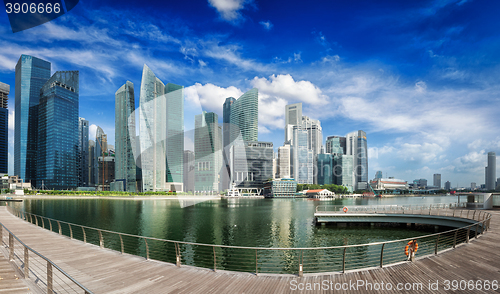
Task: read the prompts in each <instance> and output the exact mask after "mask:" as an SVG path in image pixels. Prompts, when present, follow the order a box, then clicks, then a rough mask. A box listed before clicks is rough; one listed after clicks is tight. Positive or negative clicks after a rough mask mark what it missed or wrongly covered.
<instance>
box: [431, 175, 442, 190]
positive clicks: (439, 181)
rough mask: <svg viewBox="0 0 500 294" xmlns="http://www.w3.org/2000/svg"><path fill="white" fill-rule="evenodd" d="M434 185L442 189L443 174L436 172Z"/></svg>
mask: <svg viewBox="0 0 500 294" xmlns="http://www.w3.org/2000/svg"><path fill="white" fill-rule="evenodd" d="M433 185H434V187H436V188H438V189H441V174H434V181H433Z"/></svg>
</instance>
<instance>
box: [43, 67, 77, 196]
mask: <svg viewBox="0 0 500 294" xmlns="http://www.w3.org/2000/svg"><path fill="white" fill-rule="evenodd" d="M78 99H79V74H78V71H58V72H56V73H54V75H53V76H52V77H51V78H50V79H49V80H48V81H47V82H46V83H45V85H43V87H42V89H41V91H40V100H39V102H40V103H39V106H38V141H37V143H38V144H37V154H38V156H37V169H36V171H37V173H36V174H37V184H38V185H41V184H42V183H43V186H44V187H47V188H49V189H58V190H61V189H71V188H76V187H77V186H78V105H79V104H78Z"/></svg>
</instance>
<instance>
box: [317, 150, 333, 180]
mask: <svg viewBox="0 0 500 294" xmlns="http://www.w3.org/2000/svg"><path fill="white" fill-rule="evenodd" d="M333 163H334V161H333V155H332V154H328V153H326V154H322V153H320V154H318V161H317V165H318V167H317V171H318V176H317V177H318V185H330V184H333V166H334V165H333Z"/></svg>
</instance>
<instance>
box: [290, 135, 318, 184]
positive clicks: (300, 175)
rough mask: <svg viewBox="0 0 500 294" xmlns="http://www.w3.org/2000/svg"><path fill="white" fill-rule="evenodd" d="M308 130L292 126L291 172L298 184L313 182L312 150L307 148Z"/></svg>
mask: <svg viewBox="0 0 500 294" xmlns="http://www.w3.org/2000/svg"><path fill="white" fill-rule="evenodd" d="M308 139H309V136H308V132H307V130H304V129H302V128H300V126H294V128H293V139H292V142H293V145H292V151H293V152H292V174H293V177H294V179H295V180H296V181H297V183H299V184H313V181H314V176H313V159H314V156H313V151H312V150H309V148H308V145H309V144H308Z"/></svg>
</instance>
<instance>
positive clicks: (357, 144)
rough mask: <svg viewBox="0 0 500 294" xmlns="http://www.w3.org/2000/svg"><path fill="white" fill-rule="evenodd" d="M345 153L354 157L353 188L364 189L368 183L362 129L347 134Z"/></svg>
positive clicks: (365, 148) (365, 146)
mask: <svg viewBox="0 0 500 294" xmlns="http://www.w3.org/2000/svg"><path fill="white" fill-rule="evenodd" d="M346 154H347V155H352V156H353V157H354V158H353V160H354V161H353V167H354V183H355V184H354V189H355V190H364V189H366V188H367V184H368V147H367V140H366V133H365V132H364V131H361V130H359V131H356V132H352V133H349V134H347V136H346Z"/></svg>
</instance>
